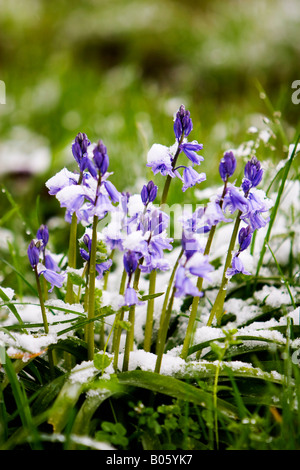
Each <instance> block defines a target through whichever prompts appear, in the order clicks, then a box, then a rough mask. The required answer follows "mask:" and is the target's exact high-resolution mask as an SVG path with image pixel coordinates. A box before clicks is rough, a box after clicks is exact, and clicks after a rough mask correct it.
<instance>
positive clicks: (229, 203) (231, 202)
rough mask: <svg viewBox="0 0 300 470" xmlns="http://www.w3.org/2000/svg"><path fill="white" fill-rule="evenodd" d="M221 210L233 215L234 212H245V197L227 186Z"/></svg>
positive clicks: (246, 206)
mask: <svg viewBox="0 0 300 470" xmlns="http://www.w3.org/2000/svg"><path fill="white" fill-rule="evenodd" d="M223 209H224V211H225V210H226V209H228V210H229V212H230V213H231V214H233V213H234V212H235V211H236V210H239V211H241V212H245V211H246V210H247V209H248V201H247V199H246V197H245V196H244V195H243V194H242V193H241V192H240V191H239V190H238V189H237V188H236V187H235V186H233V185H229V186H228V187H227V189H226V193H225V196H224V202H223Z"/></svg>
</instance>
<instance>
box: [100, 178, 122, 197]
mask: <svg viewBox="0 0 300 470" xmlns="http://www.w3.org/2000/svg"><path fill="white" fill-rule="evenodd" d="M103 185H104V187H105V189H106V191H107V192H108V195H109V197H110V198H111V200H112V202H119V201H120V198H121V195H120V193H119V191H118V190H117V188H116V187H115V185H114V184H113V183H112V182H111V181H107V180H105V181H103Z"/></svg>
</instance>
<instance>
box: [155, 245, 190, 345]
mask: <svg viewBox="0 0 300 470" xmlns="http://www.w3.org/2000/svg"><path fill="white" fill-rule="evenodd" d="M183 252H184V250H183V249H181V251H180V253H179V255H178V258H177V260H176V262H175V264H174V266H173V270H172V273H171V276H170V279H169V283H168V287H167V290H166V293H165V298H164V303H163V306H162V310H161V314H160V326H159V330H158V338H157V345H156V354H157V353H158V345H159V344H160V342H161V335H162V330H163V324H164V318H165V315H166V310H167V306H168V301H169V296H170V292H171V288H172V284H173V281H174V277H175V273H176V270H177V267H178V264H179V260H180V258H181V257H182V255H183Z"/></svg>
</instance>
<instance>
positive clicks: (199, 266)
mask: <svg viewBox="0 0 300 470" xmlns="http://www.w3.org/2000/svg"><path fill="white" fill-rule="evenodd" d="M185 267H186V269H187V270H188V271H189V272H190V274H193V276H197V277H202V278H203V279H206V280H207V281H210V277H209V273H210V272H212V271H213V270H214V268H213V266H212V265H211V264H210V263H209V257H208V256H207V255H204V254H202V253H200V252H197V253H194V255H193V256H191V257H190V258H189V259H188V260H187V262H186V265H185Z"/></svg>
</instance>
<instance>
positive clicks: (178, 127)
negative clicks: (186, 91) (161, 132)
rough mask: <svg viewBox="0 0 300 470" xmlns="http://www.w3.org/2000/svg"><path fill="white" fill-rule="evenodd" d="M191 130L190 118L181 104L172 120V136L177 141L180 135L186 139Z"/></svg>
mask: <svg viewBox="0 0 300 470" xmlns="http://www.w3.org/2000/svg"><path fill="white" fill-rule="evenodd" d="M192 129H193V122H192V120H191V117H190V112H189V111H188V110H186V109H185V107H184V105H183V104H182V105H181V106H180V108H179V110H178V111H177V113H176V116H175V120H174V134H175V137H176V139H177V140H178V141H180V139H181V137H182V135H184V136H185V137H187V136H188V135H189V134H190V132H191V131H192Z"/></svg>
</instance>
